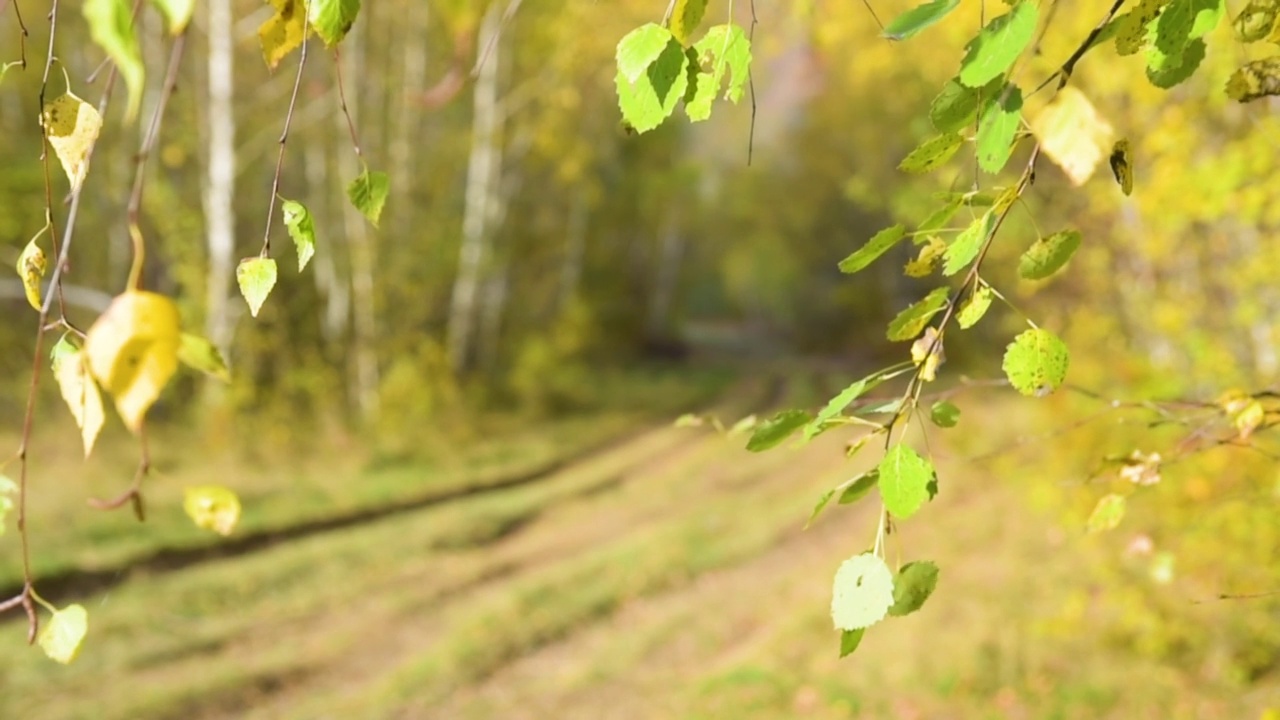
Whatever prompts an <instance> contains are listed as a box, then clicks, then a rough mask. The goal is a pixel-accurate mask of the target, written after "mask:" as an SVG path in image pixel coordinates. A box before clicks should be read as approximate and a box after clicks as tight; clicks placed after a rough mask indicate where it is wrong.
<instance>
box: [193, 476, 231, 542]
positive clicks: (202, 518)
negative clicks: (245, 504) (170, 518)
mask: <svg viewBox="0 0 1280 720" xmlns="http://www.w3.org/2000/svg"><path fill="white" fill-rule="evenodd" d="M182 509H183V510H186V511H187V515H188V516H190V518H191V521H192V522H194V523H195V524H196V527H200V528H204V529H205V530H212V531H214V532H216V533H218V534H219V535H224V536H225V535H230V534H231V531H233V530H235V529H236V523H238V522H239V521H240V498H239V497H237V496H236V494H235V493H233V492H231V491H230V490H228V489H227V488H224V487H220V486H217V485H205V486H202V487H191V488H187V490H186V496H185V497H184V499H183V501H182Z"/></svg>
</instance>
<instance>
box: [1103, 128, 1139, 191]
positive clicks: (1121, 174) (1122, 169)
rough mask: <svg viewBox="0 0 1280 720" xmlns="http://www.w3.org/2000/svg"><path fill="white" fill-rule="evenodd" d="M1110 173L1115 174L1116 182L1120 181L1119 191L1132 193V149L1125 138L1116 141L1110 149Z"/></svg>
mask: <svg viewBox="0 0 1280 720" xmlns="http://www.w3.org/2000/svg"><path fill="white" fill-rule="evenodd" d="M1109 161H1110V163H1111V174H1112V175H1115V178H1116V182H1117V183H1120V192H1122V193H1124V194H1125V195H1129V194H1132V193H1133V150H1132V149H1131V148H1130V146H1129V141H1128V140H1127V139H1120V140H1117V141H1116V144H1115V146H1114V147H1113V148H1112V149H1111V157H1110V158H1109Z"/></svg>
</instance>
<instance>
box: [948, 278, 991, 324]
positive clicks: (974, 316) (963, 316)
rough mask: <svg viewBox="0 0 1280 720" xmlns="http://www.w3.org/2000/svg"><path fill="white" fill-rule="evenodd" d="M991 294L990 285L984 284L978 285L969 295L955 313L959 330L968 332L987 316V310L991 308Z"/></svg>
mask: <svg viewBox="0 0 1280 720" xmlns="http://www.w3.org/2000/svg"><path fill="white" fill-rule="evenodd" d="M993 294H994V293H993V292H992V290H991V286H990V285H988V284H986V283H984V282H979V283H978V287H977V288H976V289H975V290H974V291H973V293H972V294H971V295H969V298H968V299H967V300H965V301H964V304H963V305H961V306H960V310H959V311H958V312H957V313H956V322H957V323H959V324H960V329H961V330H968V329H969V328H971V327H973V326H974V325H977V324H978V321H979V320H981V319H982V316H983V315H986V314H987V309H988V308H990V307H991V298H992V295H993Z"/></svg>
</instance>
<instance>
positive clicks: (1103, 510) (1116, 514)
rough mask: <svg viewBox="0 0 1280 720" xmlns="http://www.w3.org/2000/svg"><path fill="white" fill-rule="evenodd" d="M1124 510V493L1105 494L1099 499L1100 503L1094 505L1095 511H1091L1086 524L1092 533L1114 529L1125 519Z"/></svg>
mask: <svg viewBox="0 0 1280 720" xmlns="http://www.w3.org/2000/svg"><path fill="white" fill-rule="evenodd" d="M1124 510H1125V499H1124V496H1123V495H1117V494H1115V493H1111V494H1109V495H1103V496H1102V497H1101V498H1100V499H1099V500H1098V504H1097V505H1095V506H1094V507H1093V512H1091V513H1089V521H1088V523H1086V525H1085V526H1086V528H1087V529H1088V530H1089V532H1091V533H1099V532H1104V531H1106V530H1114V529H1115V527H1116V526H1117V525H1119V524H1120V521H1121V520H1123V519H1124Z"/></svg>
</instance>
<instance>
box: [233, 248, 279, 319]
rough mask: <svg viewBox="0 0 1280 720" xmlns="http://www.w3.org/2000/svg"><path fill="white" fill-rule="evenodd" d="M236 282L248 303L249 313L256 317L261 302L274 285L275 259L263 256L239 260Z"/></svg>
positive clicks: (265, 298) (260, 307)
mask: <svg viewBox="0 0 1280 720" xmlns="http://www.w3.org/2000/svg"><path fill="white" fill-rule="evenodd" d="M236 283H237V284H238V285H239V286H240V294H241V295H242V296H244V301H245V302H247V303H249V314H250V315H252V316H253V317H258V311H259V310H261V309H262V303H264V302H266V301H267V296H268V295H270V294H271V289H272V288H274V287H275V286H276V261H275V260H272V259H271V258H264V257H255V258H245V259H244V260H241V261H240V264H239V265H238V266H236Z"/></svg>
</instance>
